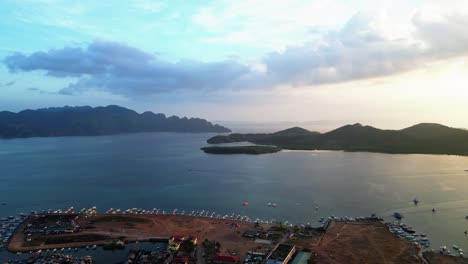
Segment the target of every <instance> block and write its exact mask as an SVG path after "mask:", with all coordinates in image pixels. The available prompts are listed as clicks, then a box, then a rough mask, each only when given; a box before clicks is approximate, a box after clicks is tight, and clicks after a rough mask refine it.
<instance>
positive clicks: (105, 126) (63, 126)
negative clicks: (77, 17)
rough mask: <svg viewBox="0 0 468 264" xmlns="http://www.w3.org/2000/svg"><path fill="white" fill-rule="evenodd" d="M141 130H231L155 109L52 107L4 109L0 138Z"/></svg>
mask: <svg viewBox="0 0 468 264" xmlns="http://www.w3.org/2000/svg"><path fill="white" fill-rule="evenodd" d="M139 132H188V133H199V132H216V133H224V132H231V130H229V129H228V128H225V127H223V126H220V125H213V124H212V123H210V122H208V121H206V120H204V119H200V118H186V117H183V118H179V117H177V116H171V117H166V116H165V115H164V114H155V113H153V112H149V111H148V112H144V113H142V114H138V113H137V112H135V111H133V110H130V109H127V108H124V107H120V106H117V105H109V106H106V107H94V108H93V107H90V106H78V107H70V106H65V107H51V108H43V109H37V110H24V111H21V112H18V113H13V112H7V111H3V112H0V138H27V137H54V136H98V135H111V134H124V133H139Z"/></svg>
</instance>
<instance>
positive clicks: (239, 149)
mask: <svg viewBox="0 0 468 264" xmlns="http://www.w3.org/2000/svg"><path fill="white" fill-rule="evenodd" d="M201 150H203V151H204V152H205V153H209V154H250V155H259V154H268V153H275V152H278V151H280V150H281V148H278V147H275V146H233V147H205V148H201Z"/></svg>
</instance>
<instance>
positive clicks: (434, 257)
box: [423, 252, 468, 264]
mask: <svg viewBox="0 0 468 264" xmlns="http://www.w3.org/2000/svg"><path fill="white" fill-rule="evenodd" d="M423 256H424V258H425V259H426V260H427V261H428V262H429V263H430V264H468V259H466V258H461V257H451V256H445V255H441V254H437V253H431V252H424V254H423Z"/></svg>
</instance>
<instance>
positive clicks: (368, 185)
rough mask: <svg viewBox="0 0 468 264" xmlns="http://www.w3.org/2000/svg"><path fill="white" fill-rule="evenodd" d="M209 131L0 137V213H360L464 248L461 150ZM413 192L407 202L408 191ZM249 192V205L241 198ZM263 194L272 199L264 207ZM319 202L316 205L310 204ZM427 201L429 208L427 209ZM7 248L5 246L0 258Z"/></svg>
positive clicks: (297, 217) (304, 216)
mask: <svg viewBox="0 0 468 264" xmlns="http://www.w3.org/2000/svg"><path fill="white" fill-rule="evenodd" d="M211 136H213V134H206V133H205V134H184V133H142V134H128V135H112V136H98V137H58V138H29V139H11V140H0V217H6V216H9V215H17V214H19V213H21V212H23V213H28V212H29V211H31V210H38V211H41V210H44V209H46V210H47V209H54V210H55V209H59V208H60V209H67V208H69V207H70V206H74V207H75V208H77V209H81V208H83V207H87V208H88V207H91V206H96V207H97V208H98V211H100V212H104V211H106V210H107V209H108V208H110V207H113V208H120V209H126V208H132V207H138V208H145V209H152V208H160V209H165V210H166V211H172V210H173V209H174V208H177V209H178V210H179V212H180V211H183V210H185V211H186V212H190V211H192V210H202V209H203V210H209V211H215V212H217V213H220V214H231V213H236V214H241V215H248V216H250V217H251V218H253V219H256V218H260V219H265V220H272V219H274V220H278V221H283V222H284V221H288V222H289V223H297V224H305V223H311V224H313V225H319V223H318V221H317V220H318V219H319V218H320V217H327V216H330V215H335V216H338V217H344V216H348V217H358V216H368V215H370V214H372V213H376V214H377V215H379V216H382V217H384V218H385V219H386V220H388V221H391V220H392V216H391V215H392V214H393V212H395V211H398V212H400V213H402V214H403V215H404V219H403V222H405V223H407V224H409V225H410V226H412V227H413V228H414V229H415V230H416V231H417V232H418V233H426V234H427V236H428V238H429V239H430V241H431V247H432V248H438V247H440V246H443V245H447V246H451V245H452V244H457V245H459V246H460V247H461V248H462V249H464V250H468V237H467V236H465V235H464V233H463V232H464V231H465V230H467V229H468V220H466V219H465V216H466V215H468V173H467V172H465V171H464V170H465V169H468V157H460V156H449V155H394V154H379V153H363V152H354V153H351V152H341V151H281V152H279V153H274V154H266V155H258V156H250V155H210V154H205V153H204V152H202V151H201V150H200V148H201V147H203V146H206V145H207V144H206V139H208V138H209V137H211ZM415 198H417V199H419V200H420V201H421V202H420V203H419V205H417V206H415V205H414V204H413V202H412V201H413V199H415ZM243 202H248V204H249V205H248V206H243V205H242V203H243ZM268 203H276V204H277V207H270V206H268V205H267V204H268ZM316 207H318V210H316V209H315V208H316ZM432 208H436V209H437V211H436V212H435V213H433V212H432V211H431V210H432ZM6 257H11V255H9V254H6V253H5V252H4V253H1V254H0V260H2V259H1V258H6Z"/></svg>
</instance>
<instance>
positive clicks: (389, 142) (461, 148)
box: [207, 123, 468, 156]
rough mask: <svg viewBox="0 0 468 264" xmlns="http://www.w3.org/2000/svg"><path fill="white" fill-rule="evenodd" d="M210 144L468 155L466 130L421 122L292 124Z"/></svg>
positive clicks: (215, 140)
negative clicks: (396, 126) (327, 126)
mask: <svg viewBox="0 0 468 264" xmlns="http://www.w3.org/2000/svg"><path fill="white" fill-rule="evenodd" d="M207 142H208V143H210V144H217V143H232V142H251V143H254V144H261V145H274V146H277V147H279V148H282V149H291V150H344V151H365V152H381V153H395V154H397V153H400V154H409V153H415V154H451V155H463V156H468V131H467V130H464V129H457V128H451V127H447V126H444V125H440V124H433V123H422V124H418V125H414V126H411V127H408V128H405V129H401V130H383V129H378V128H374V127H371V126H363V125H361V124H354V125H346V126H343V127H340V128H338V129H335V130H333V131H330V132H327V133H323V134H322V133H319V132H313V131H308V130H306V129H303V128H300V127H293V128H290V129H286V130H283V131H279V132H276V133H268V134H237V133H234V134H230V135H227V136H215V137H212V138H210V139H208V141H207Z"/></svg>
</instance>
